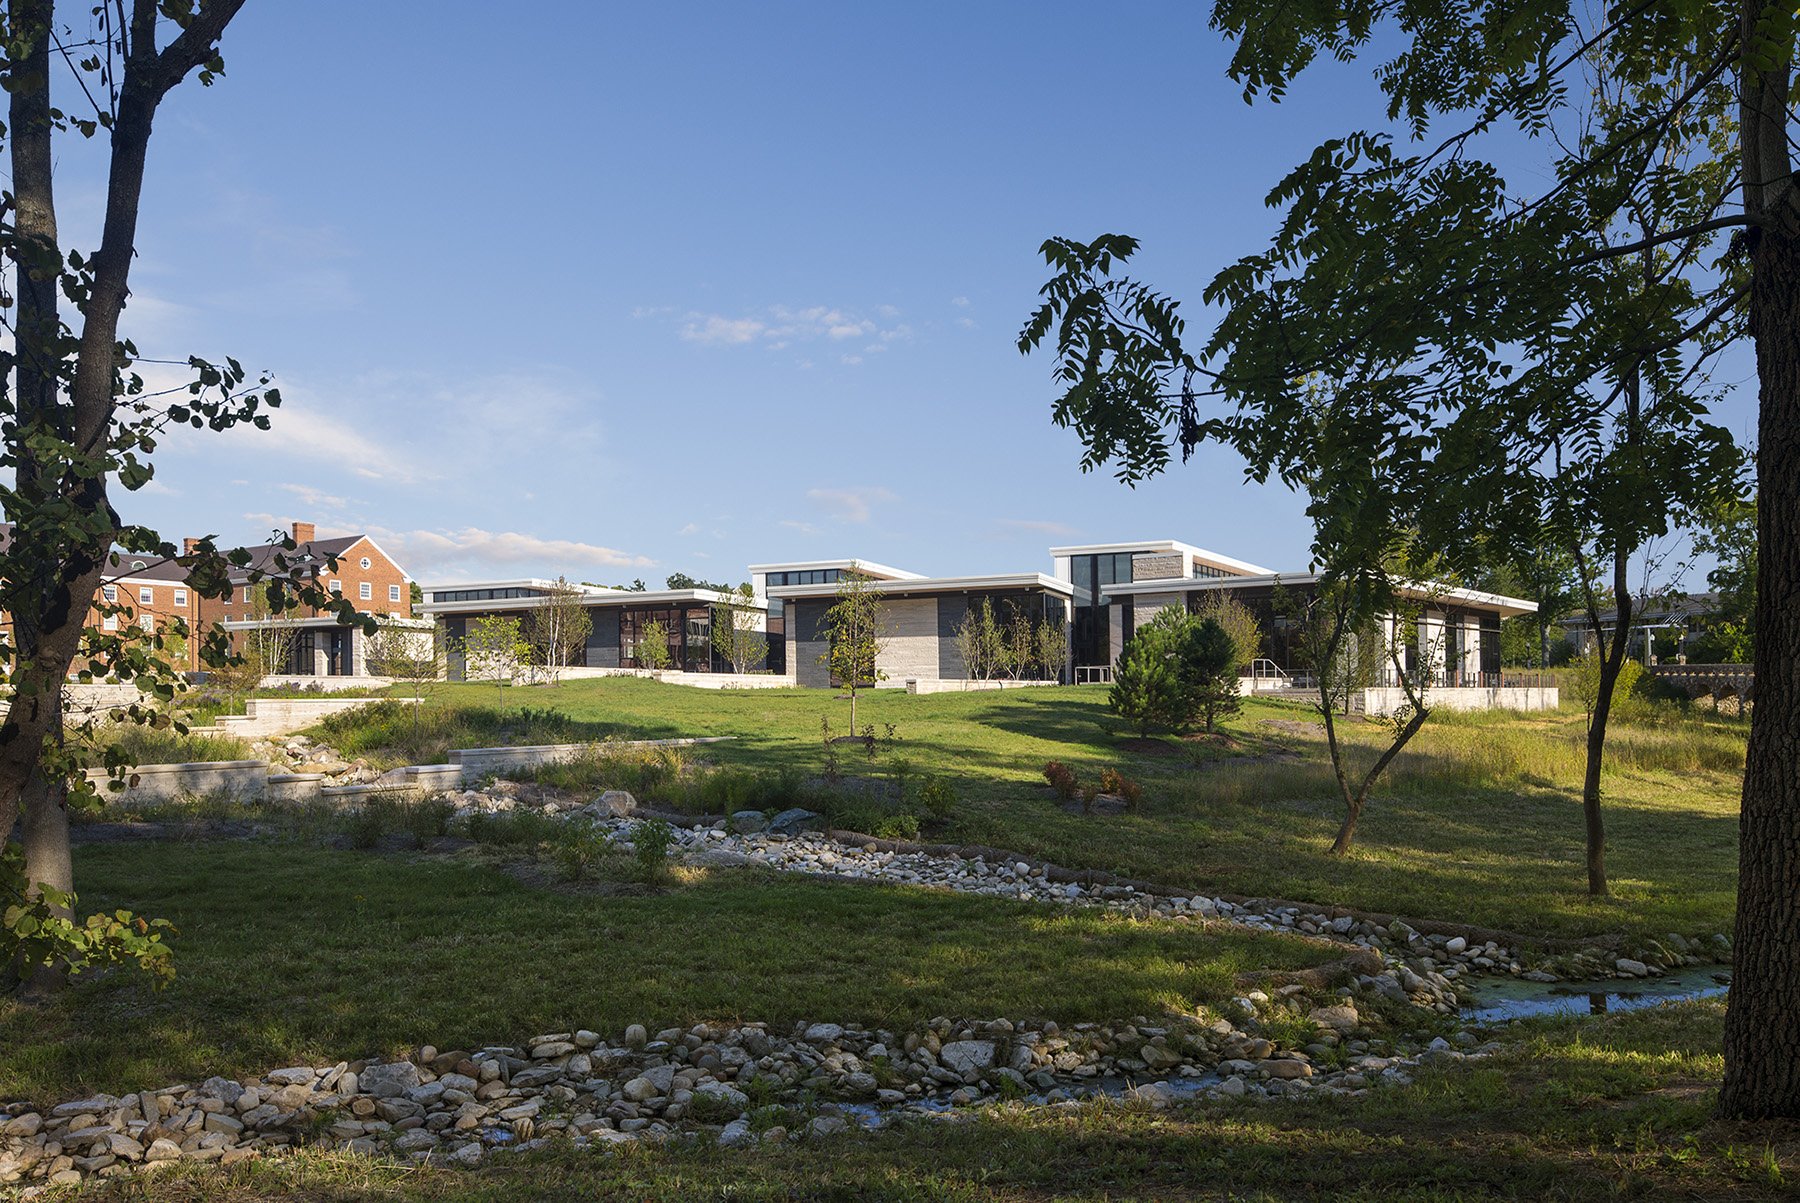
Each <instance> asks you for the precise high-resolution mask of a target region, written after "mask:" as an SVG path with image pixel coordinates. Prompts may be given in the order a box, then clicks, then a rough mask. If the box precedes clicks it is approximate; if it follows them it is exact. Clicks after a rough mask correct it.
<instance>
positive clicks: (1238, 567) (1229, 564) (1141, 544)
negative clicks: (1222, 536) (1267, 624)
mask: <svg viewBox="0 0 1800 1203" xmlns="http://www.w3.org/2000/svg"><path fill="white" fill-rule="evenodd" d="M1140 551H1178V552H1186V553H1187V554H1188V555H1191V556H1193V557H1194V558H1196V559H1199V560H1205V561H1206V562H1207V563H1208V564H1211V565H1213V566H1214V567H1215V568H1228V569H1230V570H1231V571H1233V572H1237V573H1241V574H1243V575H1247V576H1268V575H1270V574H1271V573H1273V572H1274V571H1275V570H1274V569H1273V568H1264V567H1263V566H1262V565H1260V564H1252V563H1250V562H1249V561H1248V560H1239V559H1236V558H1234V557H1232V556H1228V555H1221V554H1220V553H1219V552H1216V551H1208V550H1207V549H1206V548H1204V547H1196V546H1194V545H1193V544H1192V543H1183V542H1181V541H1180V540H1179V539H1140V540H1138V541H1136V542H1134V543H1078V544H1074V545H1072V546H1068V547H1052V548H1051V549H1050V554H1051V555H1052V556H1094V555H1099V556H1105V555H1121V554H1123V553H1125V552H1140Z"/></svg>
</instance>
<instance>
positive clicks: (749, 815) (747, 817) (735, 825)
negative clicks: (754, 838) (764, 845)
mask: <svg viewBox="0 0 1800 1203" xmlns="http://www.w3.org/2000/svg"><path fill="white" fill-rule="evenodd" d="M730 822H731V829H732V830H733V831H735V832H737V833H738V834H739V835H755V834H756V833H757V832H759V831H761V830H763V829H764V828H766V827H767V826H768V825H769V816H767V815H765V814H764V813H763V812H762V811H760V810H740V811H736V812H734V813H733V814H732V816H731V820H730Z"/></svg>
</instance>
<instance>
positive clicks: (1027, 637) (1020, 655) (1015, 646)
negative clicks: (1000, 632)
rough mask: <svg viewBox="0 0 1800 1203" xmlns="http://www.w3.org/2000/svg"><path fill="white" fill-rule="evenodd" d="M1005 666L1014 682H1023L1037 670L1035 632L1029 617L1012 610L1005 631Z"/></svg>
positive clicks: (1021, 610) (1021, 612)
mask: <svg viewBox="0 0 1800 1203" xmlns="http://www.w3.org/2000/svg"><path fill="white" fill-rule="evenodd" d="M1004 639H1005V647H1006V665H1007V669H1008V671H1010V672H1011V673H1012V675H1013V679H1014V680H1015V681H1023V680H1024V679H1025V678H1026V677H1028V676H1030V675H1031V674H1032V673H1033V672H1034V671H1035V670H1036V668H1037V659H1038V657H1037V631H1036V630H1035V629H1034V628H1033V627H1032V623H1031V615H1029V614H1027V613H1025V611H1024V610H1023V609H1014V610H1013V612H1012V615H1011V616H1010V617H1009V618H1008V619H1007V622H1006V630H1005V635H1004Z"/></svg>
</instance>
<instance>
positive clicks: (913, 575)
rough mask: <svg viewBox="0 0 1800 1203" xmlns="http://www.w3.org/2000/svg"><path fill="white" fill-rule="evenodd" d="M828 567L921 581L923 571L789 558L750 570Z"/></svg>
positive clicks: (854, 561) (872, 563)
mask: <svg viewBox="0 0 1800 1203" xmlns="http://www.w3.org/2000/svg"><path fill="white" fill-rule="evenodd" d="M828 568H838V569H854V570H855V571H857V572H861V573H863V574H864V575H866V576H872V577H876V578H877V579H880V580H887V581H922V580H924V579H925V576H924V574H923V573H918V572H908V571H907V570H906V569H904V568H894V567H892V566H891V565H888V564H877V563H876V562H875V561H874V560H857V559H850V560H790V561H787V562H785V563H781V564H752V565H750V571H751V572H761V573H770V572H818V571H822V570H824V569H828Z"/></svg>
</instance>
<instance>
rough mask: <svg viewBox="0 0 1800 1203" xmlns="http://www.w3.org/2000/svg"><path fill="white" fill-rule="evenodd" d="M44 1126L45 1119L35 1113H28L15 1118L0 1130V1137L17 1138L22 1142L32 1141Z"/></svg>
mask: <svg viewBox="0 0 1800 1203" xmlns="http://www.w3.org/2000/svg"><path fill="white" fill-rule="evenodd" d="M43 1126H44V1117H43V1116H41V1115H39V1114H38V1113H37V1112H35V1111H27V1112H26V1113H25V1114H24V1115H18V1116H14V1117H13V1118H12V1119H10V1120H8V1121H7V1123H6V1126H5V1127H3V1128H0V1136H16V1137H18V1138H19V1139H21V1140H30V1139H31V1138H32V1137H34V1136H36V1135H37V1134H38V1132H39V1131H40V1130H42V1128H43Z"/></svg>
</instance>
